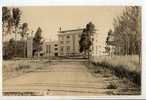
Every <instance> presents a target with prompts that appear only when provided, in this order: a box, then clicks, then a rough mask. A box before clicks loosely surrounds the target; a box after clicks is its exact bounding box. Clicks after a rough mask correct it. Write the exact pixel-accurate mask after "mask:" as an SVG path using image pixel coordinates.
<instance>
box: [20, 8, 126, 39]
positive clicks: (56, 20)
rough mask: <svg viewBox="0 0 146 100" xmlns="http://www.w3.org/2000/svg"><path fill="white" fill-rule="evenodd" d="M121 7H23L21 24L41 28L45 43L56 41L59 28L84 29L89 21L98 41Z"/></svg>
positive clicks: (105, 33)
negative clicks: (93, 27) (97, 36)
mask: <svg viewBox="0 0 146 100" xmlns="http://www.w3.org/2000/svg"><path fill="white" fill-rule="evenodd" d="M123 8H124V7H123V6H31V7H29V6H24V7H20V9H21V11H22V17H21V22H22V23H23V22H27V23H28V25H29V28H30V30H33V31H34V32H36V30H37V28H38V27H41V28H42V31H43V32H42V36H43V38H44V39H45V40H46V41H50V40H57V39H58V38H57V31H58V30H59V27H61V29H62V30H70V29H76V28H85V26H86V24H87V23H89V22H90V21H91V22H92V23H93V24H95V28H96V29H97V30H98V31H97V33H98V34H99V38H100V39H102V38H103V39H104V38H105V37H106V36H107V32H108V31H109V29H112V27H113V18H116V17H117V16H119V15H120V14H121V13H122V10H123Z"/></svg>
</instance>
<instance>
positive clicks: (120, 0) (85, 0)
mask: <svg viewBox="0 0 146 100" xmlns="http://www.w3.org/2000/svg"><path fill="white" fill-rule="evenodd" d="M144 1H145V0H70V1H69V0H68V1H65V0H3V1H2V2H1V1H0V2H1V3H0V5H1V6H54V5H59V6H64V5H86V6H90V5H98V6H102V5H103V6H106V5H107V6H111V5H115V6H117V5H139V6H142V7H143V8H142V13H143V14H142V66H143V67H142V95H141V96H41V97H40V96H34V97H33V96H23V97H17V96H15V97H14V96H13V97H11V96H9V97H6V96H3V97H1V98H0V99H1V100H2V99H5V100H7V99H13V100H20V98H21V99H22V100H27V99H38V100H40V99H41V100H42V99H43V100H48V99H66V100H68V99H97V98H98V99H143V98H146V77H145V75H146V68H145V67H146V66H144V65H146V59H145V58H146V44H144V43H146V33H145V34H144V27H145V26H146V25H145V23H146V19H145V18H146V15H145V14H146V11H145V10H146V7H145V2H144ZM0 12H1V10H0ZM1 16H2V13H0V17H1ZM0 23H1V27H0V31H1V34H2V20H0ZM0 47H1V49H0V56H1V57H0V63H1V64H0V84H2V81H1V79H2V75H1V74H2V35H0ZM0 89H2V85H1V86H0ZM0 93H1V94H0V95H2V92H0Z"/></svg>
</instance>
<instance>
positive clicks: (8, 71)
mask: <svg viewBox="0 0 146 100" xmlns="http://www.w3.org/2000/svg"><path fill="white" fill-rule="evenodd" d="M2 63H3V64H2V65H3V67H2V68H3V69H2V72H3V80H5V79H9V78H12V77H16V76H19V75H21V74H24V73H28V72H32V71H34V70H37V69H40V68H42V67H45V64H48V63H44V62H42V61H39V60H26V59H24V60H3V62H2Z"/></svg>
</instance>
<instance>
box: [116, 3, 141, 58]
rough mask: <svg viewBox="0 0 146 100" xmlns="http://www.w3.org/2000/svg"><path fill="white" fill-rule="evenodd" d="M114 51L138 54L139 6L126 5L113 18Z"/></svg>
mask: <svg viewBox="0 0 146 100" xmlns="http://www.w3.org/2000/svg"><path fill="white" fill-rule="evenodd" d="M113 33H114V46H115V47H116V50H115V53H116V54H119V55H128V54H139V53H140V50H141V8H140V7H138V6H130V7H126V8H125V9H124V11H123V14H122V15H121V16H119V17H117V19H115V20H114V32H113Z"/></svg>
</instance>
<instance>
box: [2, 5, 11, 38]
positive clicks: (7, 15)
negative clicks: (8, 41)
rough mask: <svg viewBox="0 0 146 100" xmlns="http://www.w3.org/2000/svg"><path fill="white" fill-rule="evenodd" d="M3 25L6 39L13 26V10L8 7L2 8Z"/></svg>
mask: <svg viewBox="0 0 146 100" xmlns="http://www.w3.org/2000/svg"><path fill="white" fill-rule="evenodd" d="M2 24H3V25H2V29H3V38H4V36H5V35H6V33H11V29H12V25H13V19H12V14H11V10H10V9H9V8H8V7H2Z"/></svg>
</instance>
